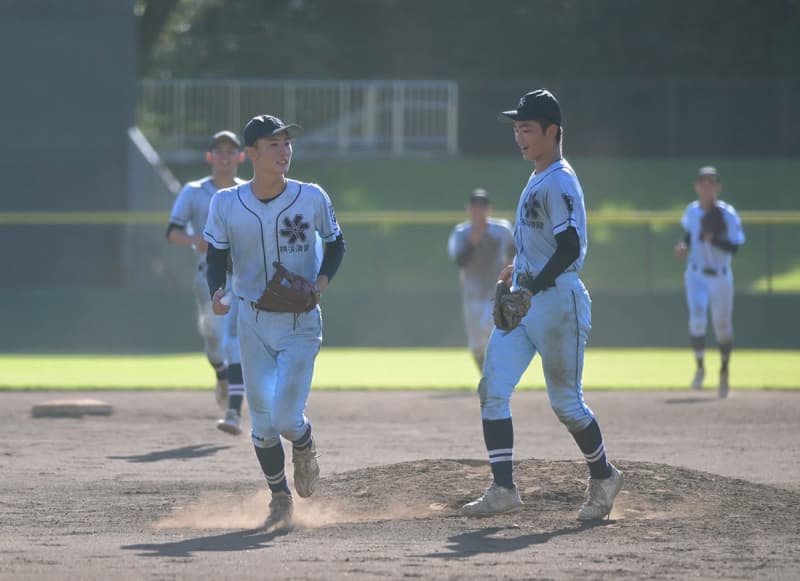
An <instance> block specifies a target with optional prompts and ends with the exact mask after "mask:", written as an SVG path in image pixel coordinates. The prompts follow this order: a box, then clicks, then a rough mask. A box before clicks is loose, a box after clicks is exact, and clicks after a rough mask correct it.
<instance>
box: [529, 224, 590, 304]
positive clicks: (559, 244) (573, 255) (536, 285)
mask: <svg viewBox="0 0 800 581" xmlns="http://www.w3.org/2000/svg"><path fill="white" fill-rule="evenodd" d="M580 255H581V241H580V238H579V237H578V231H577V230H575V228H573V227H572V226H570V227H569V228H567V229H566V230H564V231H563V232H559V233H558V234H556V251H555V252H554V253H553V256H551V257H550V260H548V261H547V264H545V265H544V268H543V269H542V270H541V272H540V273H539V274H538V275H537V276H536V278H534V279H533V282H532V283H531V285H530V287H528V290H530V291H531V292H532V293H533V294H536V293H538V292H539V291H543V290H544V289H546V288H550V287H552V286H554V285H555V282H556V278H558V275H560V274H561V273H562V272H564V271H565V270H566V269H567V268H568V267H569V265H571V264H572V263H573V262H575V261H576V260H577V259H578V257H579V256H580Z"/></svg>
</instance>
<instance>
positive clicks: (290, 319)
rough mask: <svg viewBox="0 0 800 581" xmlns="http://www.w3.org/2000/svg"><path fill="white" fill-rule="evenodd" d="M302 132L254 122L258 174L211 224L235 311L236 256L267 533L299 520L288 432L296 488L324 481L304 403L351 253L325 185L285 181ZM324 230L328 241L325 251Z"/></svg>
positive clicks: (216, 287) (213, 255)
mask: <svg viewBox="0 0 800 581" xmlns="http://www.w3.org/2000/svg"><path fill="white" fill-rule="evenodd" d="M299 131H300V127H298V126H297V125H287V124H285V123H283V121H281V120H280V119H278V118H276V117H273V116H270V115H260V116H258V117H254V118H253V119H251V120H250V121H249V122H248V123H247V125H246V126H245V128H244V134H243V137H244V144H245V152H246V154H247V157H248V158H250V161H251V162H252V164H253V179H252V180H251V181H250V182H247V183H245V184H243V185H240V186H236V187H234V188H230V189H227V190H222V191H220V192H219V193H217V194H216V195H215V196H214V198H213V200H212V201H211V209H210V211H209V215H208V223H207V224H206V228H205V239H206V241H208V243H209V244H208V258H207V260H208V291H210V294H211V295H212V300H213V308H214V312H215V313H217V314H220V315H222V314H226V313H227V312H228V310H229V307H228V306H227V305H226V304H225V303H226V301H225V298H226V294H225V291H224V287H225V280H226V272H225V268H226V265H227V263H228V258H229V257H230V259H231V260H232V262H233V274H232V287H233V297H232V300H233V303H232V304H235V303H238V304H239V340H240V344H241V349H242V369H243V371H244V378H245V385H247V404H248V407H249V408H250V420H251V424H252V439H253V444H254V446H255V452H256V456H257V458H258V461H259V464H260V465H261V469H262V471H263V473H264V476H265V478H266V480H267V485H268V486H269V489H270V491H271V492H272V499H271V501H270V503H269V515H268V517H267V520H266V522H265V527H266V528H267V530H279V529H285V528H288V527H290V526H291V523H292V513H293V501H292V495H291V492H290V491H289V486H288V483H287V481H286V474H285V472H284V464H285V457H284V451H283V445H282V443H281V438H285V439H286V440H288V441H290V442H291V446H292V462H293V463H294V485H295V489H296V490H297V493H298V494H299V495H300V496H302V497H307V496H310V495H311V494H312V493H313V492H314V489H315V487H316V484H317V481H318V479H319V466H318V464H317V453H316V445H315V442H314V439H313V437H312V432H311V424H310V422H309V421H308V419H307V418H306V416H305V408H306V402H307V400H308V396H309V392H310V390H311V378H312V375H313V373H314V361H315V360H316V357H317V353H319V349H320V346H321V344H322V315H321V312H320V308H319V305H318V301H319V298H320V296H321V293H322V292H324V291H325V289H326V287H327V286H328V283H329V282H330V281H331V280H332V279H333V276H334V274H336V271H337V269H338V268H339V265H340V264H341V261H342V258H343V256H344V251H345V246H344V238H343V236H342V232H341V230H340V229H339V225H338V224H337V222H336V216H335V214H334V211H333V206H332V204H331V201H330V199H329V198H328V195H327V194H326V193H325V191H324V190H323V189H322V188H321V187H319V186H318V185H316V184H309V183H304V182H300V181H297V180H293V179H288V178H287V177H286V174H287V173H288V171H289V166H290V164H291V161H292V137H293V136H294V135H295V134H296V133H297V132H299ZM317 236H318V237H319V238H320V239H321V240H322V242H323V243H324V244H323V245H324V251H323V255H322V256H320V254H319V250H318V248H319V249H321V247H322V246H323V245H318V244H316V240H317ZM208 291H207V292H208Z"/></svg>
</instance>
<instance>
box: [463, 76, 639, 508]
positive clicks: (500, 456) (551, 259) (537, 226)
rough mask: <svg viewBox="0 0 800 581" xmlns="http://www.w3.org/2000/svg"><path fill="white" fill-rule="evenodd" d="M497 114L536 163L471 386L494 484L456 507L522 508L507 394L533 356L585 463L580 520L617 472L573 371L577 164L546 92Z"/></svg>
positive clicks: (582, 334) (609, 501) (587, 311)
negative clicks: (479, 371)
mask: <svg viewBox="0 0 800 581" xmlns="http://www.w3.org/2000/svg"><path fill="white" fill-rule="evenodd" d="M502 118H507V119H510V120H511V121H512V122H513V124H514V137H515V140H516V142H517V146H518V147H519V148H520V152H521V153H522V157H523V159H525V160H527V161H531V162H533V163H534V172H533V174H531V176H530V179H529V180H528V183H527V184H526V186H525V189H524V190H523V191H522V195H521V196H520V199H519V204H518V205H517V214H516V219H515V228H514V244H515V246H516V256H515V257H514V263H513V265H510V266H507V267H506V268H505V269H504V270H503V272H502V273H501V274H500V281H498V283H497V292H496V297H495V305H494V318H495V327H496V328H495V330H494V331H493V332H492V336H491V338H490V339H489V345H488V347H487V348H486V360H485V362H484V365H483V377H482V378H481V381H480V383H479V385H478V395H479V397H480V406H481V419H482V421H483V438H484V442H485V444H486V449H487V451H488V454H489V463H490V465H491V468H492V477H493V482H492V484H491V486H490V487H489V489H488V490H487V491H486V493H485V494H484V495H483V496H481V497H480V498H478V499H477V500H475V501H473V502H470V503H469V504H467V505H465V506H464V507H463V511H464V513H465V514H467V515H470V516H489V515H493V514H498V513H502V512H507V511H510V510H514V509H516V508H518V507H520V506H521V505H522V500H521V499H520V495H519V491H518V490H517V486H516V484H515V482H514V472H513V449H514V428H513V426H512V422H511V394H512V393H513V392H514V388H515V387H516V386H517V383H518V382H519V380H520V378H521V377H522V374H523V373H524V372H525V370H526V369H527V368H528V365H530V363H531V360H532V359H533V357H534V355H536V353H539V355H540V356H541V358H542V369H543V370H544V377H545V383H546V385H547V396H548V398H549V400H550V405H551V406H552V408H553V411H554V412H555V413H556V415H557V416H558V419H559V420H561V422H562V423H563V424H564V426H565V427H566V428H567V430H568V431H569V432H570V434H572V437H573V438H574V439H575V442H576V443H577V444H578V447H579V448H580V450H581V452H583V455H584V457H585V458H586V463H587V464H588V467H589V474H590V478H589V485H588V488H587V499H586V503H585V504H584V505H583V507H581V509H580V510H579V512H578V518H579V519H580V520H594V519H600V518H603V517H605V516H607V515H608V514H609V513H610V512H611V508H612V506H613V504H614V499H615V498H616V496H617V494H618V493H619V491H620V489H621V488H622V482H623V476H622V472H620V471H619V470H617V469H616V468H615V467H614V465H613V464H611V463H610V462H608V460H606V453H605V446H604V444H603V436H602V434H601V432H600V427H599V425H598V424H597V421H596V420H595V418H594V414H593V413H592V410H590V409H589V407H588V406H587V405H586V404H585V403H584V401H583V388H582V386H581V374H582V372H583V355H584V349H585V347H586V339H587V336H588V334H589V328H590V326H591V301H590V300H589V294H588V293H587V292H586V288H584V286H583V283H582V282H581V279H580V277H579V273H580V270H581V268H582V266H583V260H584V258H585V256H586V248H587V238H586V209H585V206H584V202H583V191H582V190H581V186H580V183H579V182H578V177H577V175H576V174H575V171H574V170H573V169H572V167H571V166H570V164H569V163H568V162H567V161H566V160H565V159H563V157H562V152H561V136H562V125H561V107H560V106H559V104H558V101H557V100H556V98H555V97H554V96H553V95H552V94H551V93H550V92H549V91H546V90H538V91H533V92H532V93H528V94H527V95H525V96H523V97H522V99H520V101H519V105H518V107H517V109H515V110H512V111H504V112H503V113H502Z"/></svg>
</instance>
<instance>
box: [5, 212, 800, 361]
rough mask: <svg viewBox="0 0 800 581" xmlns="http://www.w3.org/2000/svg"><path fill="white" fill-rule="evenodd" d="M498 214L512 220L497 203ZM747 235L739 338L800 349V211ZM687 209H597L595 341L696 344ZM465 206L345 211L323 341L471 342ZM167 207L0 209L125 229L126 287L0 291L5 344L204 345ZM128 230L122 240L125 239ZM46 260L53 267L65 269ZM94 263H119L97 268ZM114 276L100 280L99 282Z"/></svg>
mask: <svg viewBox="0 0 800 581" xmlns="http://www.w3.org/2000/svg"><path fill="white" fill-rule="evenodd" d="M497 215H498V216H505V217H510V216H509V215H508V213H503V212H499V213H498V214H497ZM741 217H742V221H743V224H744V228H745V232H746V235H747V243H746V245H745V246H744V247H743V248H742V250H741V251H740V252H739V253H738V254H737V255H736V257H735V259H734V265H735V266H734V272H735V285H736V306H735V309H734V320H735V327H736V334H737V338H736V341H737V344H739V345H740V346H741V347H747V348H755V349H798V348H800V336H798V335H797V333H796V332H795V329H797V328H800V258H798V254H797V248H800V228H798V225H800V212H793V211H771V212H749V211H744V212H741ZM679 219H680V213H679V212H677V211H659V212H637V211H615V212H611V211H602V212H590V213H589V255H588V258H587V261H586V263H585V265H584V270H583V272H582V278H583V280H584V282H585V283H586V285H587V287H588V289H589V292H590V293H591V296H592V301H593V304H592V318H593V329H592V332H591V337H590V341H591V343H592V345H593V346H595V347H641V346H651V347H680V346H683V345H685V343H686V341H687V339H686V333H687V331H686V324H687V323H686V321H687V312H686V303H685V300H684V295H683V275H682V272H683V265H682V264H681V263H679V262H678V261H677V260H676V259H675V257H674V255H673V250H672V249H673V246H674V244H675V242H676V241H677V240H678V239H679V238H680V237H681V228H680V225H679ZM463 220H464V214H463V213H462V212H449V211H426V212H420V211H374V212H373V211H370V212H366V211H342V212H340V213H339V221H340V223H341V224H342V227H343V229H344V231H345V238H346V240H347V248H348V250H347V256H346V257H345V261H344V263H343V264H342V268H341V269H340V271H339V273H338V274H337V276H336V280H335V281H334V284H333V285H332V286H331V288H330V289H329V290H328V291H327V292H326V293H325V299H324V301H323V302H324V318H325V341H326V344H327V345H329V346H341V347H366V346H374V347H414V346H426V347H455V346H460V345H463V344H464V343H465V333H464V327H463V322H462V314H461V301H460V291H459V285H458V269H457V267H456V266H455V264H454V263H453V262H452V261H450V260H449V258H448V257H447V252H446V243H447V237H448V235H449V234H450V231H451V229H452V228H453V226H454V225H455V224H457V223H459V222H461V221H463ZM167 222H168V214H167V212H166V211H141V212H138V211H137V212H0V228H4V227H5V226H6V225H9V226H12V225H13V228H15V229H16V230H17V231H18V232H19V231H22V232H23V233H24V232H25V231H27V230H28V229H29V228H30V229H31V230H32V231H33V232H34V233H35V232H36V231H41V230H42V229H49V228H58V229H61V231H62V232H63V234H64V235H65V236H74V237H76V238H80V235H81V234H82V233H85V231H86V230H87V229H88V231H89V232H93V231H94V229H95V228H97V229H98V230H100V229H105V230H106V231H107V232H115V231H116V232H119V233H120V234H121V239H122V240H123V245H122V251H121V255H120V258H119V259H118V260H117V261H116V262H117V263H118V264H111V266H112V267H114V268H119V267H120V265H122V267H123V270H124V272H125V273H126V274H125V276H124V277H123V279H122V280H121V282H120V283H118V284H105V285H94V284H93V283H91V282H87V283H86V284H84V285H81V284H80V283H78V284H77V285H76V284H71V285H70V284H63V285H62V286H61V287H58V286H57V285H42V284H39V285H37V284H32V283H31V282H30V281H26V280H13V279H12V280H6V281H5V283H6V286H5V288H0V321H2V322H3V324H4V331H5V332H4V333H2V334H0V351H7V352H113V353H131V352H166V351H172V352H177V351H197V350H200V349H201V348H202V344H201V342H200V339H199V337H198V335H197V331H196V328H195V324H194V312H193V311H194V301H193V300H192V291H191V282H192V280H193V279H194V276H195V274H196V270H195V267H194V260H193V259H192V257H191V252H190V251H189V249H187V248H185V247H176V246H174V245H169V244H167V243H166V240H165V239H164V233H165V229H166V224H167ZM119 237H120V236H119V235H118V238H119ZM58 267H59V265H57V264H46V263H45V264H42V265H41V268H42V269H48V268H58ZM91 267H92V268H93V269H94V270H95V271H102V269H104V268H107V267H109V263H108V262H97V263H92V264H91ZM101 278H102V277H98V279H101Z"/></svg>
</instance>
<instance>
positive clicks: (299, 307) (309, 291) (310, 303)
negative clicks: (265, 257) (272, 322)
mask: <svg viewBox="0 0 800 581" xmlns="http://www.w3.org/2000/svg"><path fill="white" fill-rule="evenodd" d="M272 266H274V267H275V274H274V275H273V276H272V278H271V279H270V281H269V284H268V285H267V288H266V289H264V292H263V293H261V296H260V297H259V299H258V300H257V301H256V308H258V309H260V310H262V311H273V312H276V313H307V312H308V311H310V310H311V309H313V308H314V307H315V306H317V303H319V294H318V292H317V289H316V288H315V287H314V285H313V284H312V283H311V281H309V280H308V279H306V278H304V277H302V276H300V275H299V274H295V273H293V272H291V271H289V270H287V269H286V267H284V266H283V265H282V264H281V263H280V262H273V263H272ZM284 281H286V282H287V283H288V284H284Z"/></svg>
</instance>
